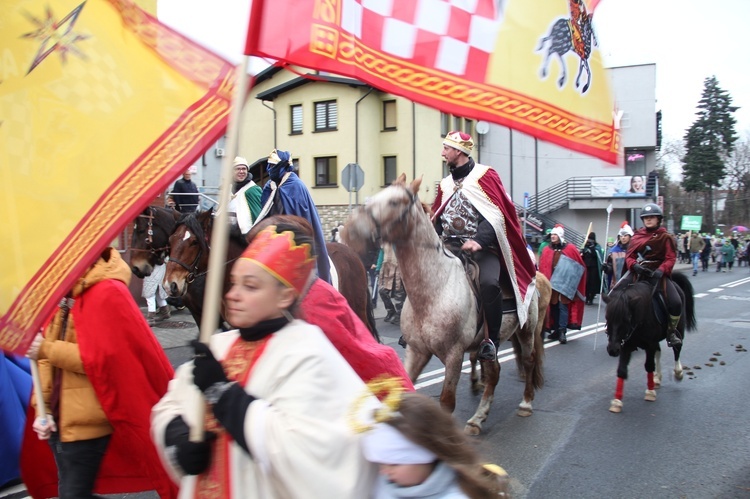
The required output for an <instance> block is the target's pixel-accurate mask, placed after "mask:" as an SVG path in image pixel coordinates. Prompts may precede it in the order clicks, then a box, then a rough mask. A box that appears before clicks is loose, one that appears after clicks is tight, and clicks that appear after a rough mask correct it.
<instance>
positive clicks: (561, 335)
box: [557, 327, 568, 345]
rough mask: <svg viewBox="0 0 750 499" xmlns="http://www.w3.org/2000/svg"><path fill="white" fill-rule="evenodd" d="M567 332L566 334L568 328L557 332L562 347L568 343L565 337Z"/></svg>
mask: <svg viewBox="0 0 750 499" xmlns="http://www.w3.org/2000/svg"><path fill="white" fill-rule="evenodd" d="M565 332H566V328H564V327H561V328H560V329H558V330H557V336H558V338H557V339H558V340H560V344H561V345H564V344H566V343H567V342H568V337H567V336H565Z"/></svg>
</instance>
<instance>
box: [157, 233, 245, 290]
mask: <svg viewBox="0 0 750 499" xmlns="http://www.w3.org/2000/svg"><path fill="white" fill-rule="evenodd" d="M198 228H200V230H201V234H198V233H197V231H195V230H193V232H194V233H195V238H196V239H197V240H198V254H197V255H195V259H194V260H193V263H191V264H190V265H187V264H185V263H184V262H181V261H180V260H177V259H176V258H171V257H168V261H170V262H173V263H176V264H177V265H179V266H180V267H182V268H183V269H185V270H186V271H187V273H188V275H187V277H185V282H187V283H188V284H192V283H193V282H194V281H195V279H197V278H198V277H202V276H204V275H206V274H207V273H208V269H206V270H205V271H204V272H198V264H199V263H200V261H201V258H202V257H203V248H204V247H205V248H206V251H211V245H210V244H209V243H208V241H207V239H206V235H205V232H204V231H203V228H202V227H200V226H198ZM235 260H237V259H236V258H233V259H231V260H227V261H226V262H225V263H224V265H228V264H230V263H232V262H234V261H235Z"/></svg>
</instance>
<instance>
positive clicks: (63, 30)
mask: <svg viewBox="0 0 750 499" xmlns="http://www.w3.org/2000/svg"><path fill="white" fill-rule="evenodd" d="M84 5H86V2H83V3H82V4H81V5H79V6H78V7H76V8H75V9H73V10H72V11H71V12H70V13H69V14H68V15H66V16H65V17H64V18H62V19H60V20H59V21H56V20H55V16H54V14H53V13H52V9H51V8H50V7H49V6H48V7H47V10H46V12H45V15H44V18H42V19H40V18H39V17H36V16H34V15H31V14H29V13H26V14H25V16H26V18H27V19H28V20H29V21H30V22H31V23H32V24H34V25H35V26H36V29H35V30H34V31H31V32H29V33H25V34H23V35H21V38H30V39H33V40H39V41H40V42H41V44H40V46H39V50H38V51H37V53H36V56H35V57H34V60H33V61H32V62H31V67H29V70H28V71H27V72H26V74H27V75H28V74H29V73H31V72H32V71H33V70H34V68H36V67H37V66H38V65H39V64H41V62H42V61H43V60H44V59H46V58H47V56H48V55H50V54H51V53H53V52H57V53H59V54H60V59H61V60H62V62H63V64H64V63H65V62H66V61H67V56H68V53H71V54H75V55H77V56H78V57H80V58H81V59H86V55H85V54H84V53H83V52H81V51H80V50H78V48H77V47H76V46H75V44H76V43H77V42H79V41H81V40H86V39H87V38H89V37H88V35H82V34H78V33H75V32H74V31H73V27H74V26H75V23H76V21H77V20H78V16H79V15H80V14H81V11H82V10H83V6H84Z"/></svg>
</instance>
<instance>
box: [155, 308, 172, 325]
mask: <svg viewBox="0 0 750 499" xmlns="http://www.w3.org/2000/svg"><path fill="white" fill-rule="evenodd" d="M170 317H172V314H171V313H169V305H164V306H163V307H159V311H158V312H156V317H155V320H156V322H161V321H163V320H165V319H169V318H170Z"/></svg>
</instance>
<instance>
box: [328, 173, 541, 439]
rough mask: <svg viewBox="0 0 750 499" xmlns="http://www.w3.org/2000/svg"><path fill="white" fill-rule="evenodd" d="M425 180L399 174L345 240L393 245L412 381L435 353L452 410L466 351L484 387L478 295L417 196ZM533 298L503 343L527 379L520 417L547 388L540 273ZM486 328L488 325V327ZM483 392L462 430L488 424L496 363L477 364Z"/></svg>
mask: <svg viewBox="0 0 750 499" xmlns="http://www.w3.org/2000/svg"><path fill="white" fill-rule="evenodd" d="M421 182H422V180H421V179H417V180H414V181H413V182H412V183H411V184H410V185H409V186H407V185H406V177H405V175H401V177H399V179H398V180H397V181H396V182H394V183H393V185H391V186H389V187H387V188H386V189H384V190H383V191H381V192H380V193H378V194H377V195H375V196H373V197H372V198H371V199H370V201H369V202H368V203H367V205H366V207H364V208H363V209H360V210H359V211H357V212H355V213H354V214H353V215H352V217H351V218H350V219H349V221H348V222H347V224H346V227H345V229H344V231H343V237H344V240H345V241H346V242H347V244H349V245H350V246H352V247H353V248H354V249H355V250H357V251H362V250H364V248H363V245H365V244H367V243H368V242H371V241H373V240H374V238H373V235H376V236H379V237H380V238H381V240H382V242H383V243H384V244H393V245H394V247H395V252H396V257H397V259H398V262H399V267H400V269H401V275H402V279H403V283H404V287H405V288H406V294H407V299H406V301H405V303H404V307H403V310H402V312H401V329H402V331H403V334H404V337H405V339H406V341H407V343H408V347H407V349H406V371H407V372H408V373H409V377H410V378H411V380H412V382H416V380H417V377H418V376H419V375H420V373H421V372H422V370H423V369H424V368H425V366H426V365H427V363H428V362H429V360H430V359H431V358H432V356H433V355H435V356H436V357H437V358H439V359H440V361H441V362H442V363H443V364H444V365H445V382H444V383H443V389H442V392H441V394H440V403H441V405H442V407H443V408H444V409H445V410H447V411H449V412H453V410H454V409H455V406H456V386H457V384H458V380H459V378H460V376H461V365H462V363H463V359H464V353H465V352H467V351H468V352H470V360H471V380H472V389H473V390H474V391H475V392H477V391H478V390H479V388H480V387H481V384H482V382H481V381H480V380H479V379H478V378H479V376H478V373H477V370H476V351H477V347H478V346H479V343H480V342H481V341H482V339H483V338H484V334H482V332H481V331H480V332H479V333H478V332H477V329H478V327H477V325H478V320H477V319H478V311H477V306H476V299H475V295H474V293H473V292H472V290H471V285H470V284H469V281H468V280H467V278H466V271H465V270H464V267H463V265H462V263H461V261H460V260H459V259H458V258H457V257H456V256H454V255H453V254H452V253H451V252H450V251H448V250H447V249H446V248H445V247H444V246H443V243H442V241H441V240H440V238H439V237H438V235H437V233H436V232H435V228H434V227H433V225H432V222H431V221H430V217H429V214H428V212H429V208H428V207H427V206H426V205H423V204H422V203H421V202H420V201H419V199H418V197H417V194H418V192H419V186H420V184H421ZM536 288H537V293H536V294H535V296H534V298H533V300H532V303H531V306H530V307H529V314H528V320H527V322H526V324H525V325H524V327H522V328H519V321H518V316H517V314H516V313H515V312H514V313H510V314H506V315H505V316H504V318H503V325H502V329H501V331H500V342H503V341H505V340H507V339H509V338H512V341H513V349H514V351H515V354H516V362H517V364H518V368H519V371H520V372H521V373H522V376H524V377H525V381H526V388H525V390H524V397H523V400H522V402H521V404H520V405H519V408H518V415H520V416H529V415H531V413H532V412H533V409H532V405H531V404H532V400H533V399H534V392H535V390H536V389H537V388H540V387H541V386H542V384H543V383H544V376H543V371H542V363H543V358H544V347H543V339H542V326H543V323H544V317H545V314H546V310H547V306H548V305H549V297H550V294H551V287H550V285H549V281H548V280H547V279H546V278H545V277H544V276H543V275H541V274H539V273H537V277H536ZM503 295H504V296H513V293H512V289H511V288H510V283H509V282H508V283H504V284H503ZM485 327H486V326H485ZM480 365H481V369H482V381H483V382H484V393H483V394H482V400H481V401H480V403H479V407H478V408H477V410H476V413H475V414H474V415H473V416H472V417H471V419H469V421H468V422H467V423H466V427H465V431H466V433H468V434H470V435H478V434H479V433H480V431H481V428H482V423H483V422H484V421H485V420H486V419H487V416H488V414H489V411H490V406H491V404H492V399H493V397H494V392H495V386H496V385H497V382H498V379H499V375H500V364H499V363H498V362H497V359H495V360H493V361H481V362H480Z"/></svg>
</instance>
